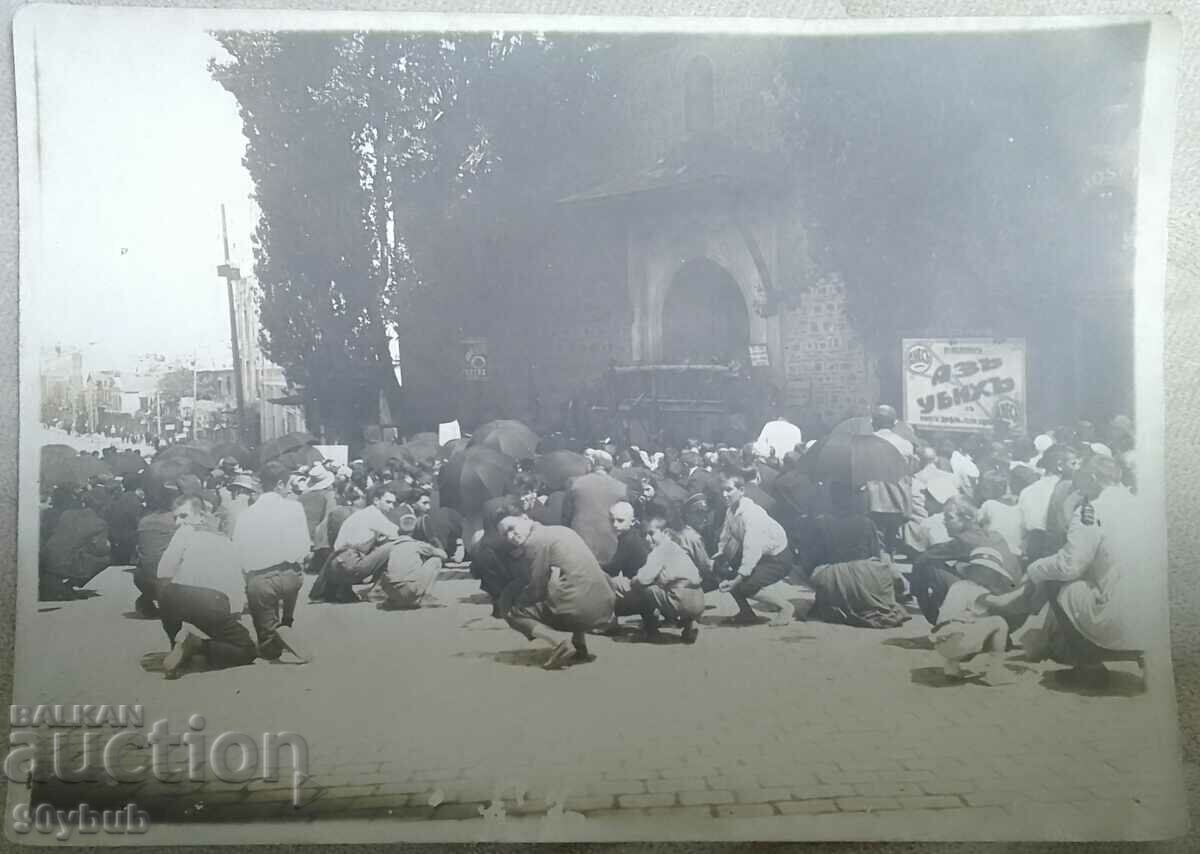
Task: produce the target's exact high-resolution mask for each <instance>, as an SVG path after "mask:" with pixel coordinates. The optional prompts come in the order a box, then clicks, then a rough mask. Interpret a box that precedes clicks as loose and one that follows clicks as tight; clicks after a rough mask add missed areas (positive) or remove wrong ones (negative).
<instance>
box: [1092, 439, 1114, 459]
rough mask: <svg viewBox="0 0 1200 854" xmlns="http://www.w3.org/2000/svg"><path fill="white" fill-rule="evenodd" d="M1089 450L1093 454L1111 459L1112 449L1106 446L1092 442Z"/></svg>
mask: <svg viewBox="0 0 1200 854" xmlns="http://www.w3.org/2000/svg"><path fill="white" fill-rule="evenodd" d="M1091 448H1092V453H1093V454H1099V455H1100V456H1102V457H1108V458H1109V459H1110V460H1111V459H1112V455H1113V452H1112V448H1110V447H1109V446H1108V445H1105V444H1103V443H1102V442H1092V445H1091Z"/></svg>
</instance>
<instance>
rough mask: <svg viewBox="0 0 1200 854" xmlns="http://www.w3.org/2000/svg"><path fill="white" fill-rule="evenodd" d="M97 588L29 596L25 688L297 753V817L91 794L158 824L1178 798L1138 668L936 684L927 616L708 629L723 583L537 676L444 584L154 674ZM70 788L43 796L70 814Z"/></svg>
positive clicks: (212, 794)
mask: <svg viewBox="0 0 1200 854" xmlns="http://www.w3.org/2000/svg"><path fill="white" fill-rule="evenodd" d="M310 580H311V579H310ZM93 586H94V587H95V588H96V589H97V590H98V591H99V593H100V595H98V596H96V597H95V598H92V599H88V600H84V601H79V602H71V603H65V604H62V605H58V604H44V605H43V606H42V607H43V608H44V609H46V610H45V611H44V612H42V613H39V614H38V615H37V616H36V619H35V620H34V621H33V623H34V626H33V632H32V636H31V637H29V638H23V639H22V641H23V643H27V644H29V647H28V649H30V650H36V651H37V654H38V655H39V657H40V659H41V660H43V661H45V662H47V665H46V667H44V668H41V669H40V670H39V672H38V676H37V678H36V680H29V681H26V682H23V683H22V684H21V685H19V694H18V695H17V700H18V701H19V702H21V703H83V702H87V703H101V702H104V703H140V704H142V705H143V706H144V707H145V717H146V721H147V723H150V722H152V721H155V720H158V719H167V720H168V721H169V722H170V725H171V729H172V731H175V732H182V731H184V730H185V728H186V723H185V722H186V720H187V718H188V716H189V715H191V714H194V713H200V714H203V715H204V716H205V724H206V725H205V728H204V730H203V732H204V733H205V734H206V735H207V736H209V737H210V739H211V738H212V737H215V736H216V735H217V734H219V733H221V732H223V731H237V732H243V733H247V734H251V735H254V736H256V737H258V736H259V735H260V734H261V733H264V732H281V731H291V732H295V733H299V734H301V735H303V736H304V738H305V739H306V740H307V743H308V745H309V750H310V755H309V763H308V764H309V769H310V779H309V780H308V781H307V782H306V783H305V784H304V785H303V787H302V788H301V791H300V796H301V797H300V801H301V803H300V806H299V807H296V806H295V805H294V804H293V802H292V797H293V793H292V792H291V791H290V790H289V788H288V786H289V782H290V781H289V780H287V779H285V780H282V781H279V782H263V781H262V780H258V781H254V782H249V783H237V784H229V783H221V782H220V781H216V780H211V779H210V780H209V782H206V783H202V784H201V783H169V784H164V783H159V782H156V781H150V782H147V783H145V784H143V785H141V786H140V787H126V786H121V787H117V788H113V787H107V788H104V787H101V788H99V789H97V788H96V787H94V786H93V787H91V788H89V789H88V790H87V797H88V798H90V799H91V800H93V801H95V800H96V799H97V798H99V797H101V794H102V793H107V794H108V796H109V797H110V798H111V799H114V800H116V801H120V802H122V803H123V802H124V800H128V799H129V798H131V797H132V798H133V799H134V800H136V801H137V802H138V803H139V804H140V805H141V806H143V807H144V808H146V809H148V810H150V812H151V814H152V816H153V817H154V819H155V820H156V821H159V822H166V821H180V822H196V821H204V822H207V821H234V820H236V821H254V822H275V821H289V822H292V823H295V822H297V820H301V821H302V822H304V825H303V826H304V827H307V828H308V830H306V831H305V832H304V834H303V838H314V837H313V836H312V831H313V830H315V829H316V828H317V827H318V826H320V827H321V828H323V829H326V830H328V827H326V826H327V825H328V826H329V827H337V826H340V825H339V824H338V823H337V822H336V821H335V820H336V819H344V818H357V819H360V820H363V821H369V822H370V824H369V826H371V827H375V828H377V829H378V828H380V827H386V831H381V832H385V833H386V834H391V836H390V838H429V834H430V833H434V835H438V832H437V831H436V828H443V829H444V833H446V834H454V835H456V837H457V838H459V839H508V838H512V839H518V838H579V837H581V836H582V837H585V838H588V837H590V838H614V839H615V838H623V837H625V838H628V837H632V838H638V837H642V838H648V837H656V838H679V836H680V834H682V835H683V836H684V837H692V838H696V837H700V838H755V837H757V838H838V837H840V838H872V837H904V838H1023V839H1028V838H1039V837H1040V838H1139V837H1144V836H1147V835H1155V834H1156V833H1160V832H1161V831H1162V830H1163V828H1164V827H1169V826H1170V824H1169V823H1170V821H1171V816H1173V815H1174V812H1173V810H1175V809H1177V808H1178V809H1182V807H1181V805H1180V804H1179V802H1178V800H1177V799H1176V796H1175V794H1174V788H1173V786H1174V784H1175V780H1176V778H1175V777H1174V776H1172V774H1171V773H1170V772H1169V769H1171V768H1172V767H1173V766H1172V762H1173V761H1174V760H1173V758H1172V757H1173V756H1174V755H1175V754H1174V753H1173V752H1172V751H1173V749H1174V742H1173V740H1172V738H1173V729H1172V727H1170V726H1168V725H1165V723H1164V718H1163V717H1162V715H1161V714H1159V712H1158V711H1156V709H1160V708H1161V707H1162V706H1161V704H1157V705H1156V704H1155V703H1153V702H1151V699H1150V697H1149V696H1148V695H1146V694H1145V693H1144V692H1143V690H1142V686H1141V681H1140V677H1139V676H1138V671H1137V668H1136V666H1132V665H1130V666H1129V667H1128V669H1119V670H1118V672H1117V673H1116V674H1115V675H1114V679H1113V680H1112V682H1111V685H1110V687H1109V688H1108V689H1106V690H1105V691H1104V692H1095V691H1092V692H1087V691H1082V690H1080V689H1078V688H1074V687H1072V686H1070V685H1069V684H1067V683H1065V682H1064V681H1063V680H1062V679H1061V677H1060V675H1058V674H1060V673H1061V671H1058V670H1057V669H1056V668H1055V667H1053V666H1050V667H1043V666H1041V665H1016V664H1014V665H1013V667H1014V668H1019V676H1020V678H1019V680H1018V682H1017V683H1016V684H1014V685H1011V686H1006V687H996V688H990V687H986V686H984V685H981V684H951V683H949V682H947V681H946V680H945V679H944V678H943V677H942V676H941V673H940V667H939V666H938V660H937V656H936V655H935V654H934V653H933V652H932V651H931V650H930V649H929V646H928V643H927V642H926V640H925V635H926V633H927V631H928V626H927V624H926V623H925V622H924V621H923V620H922V619H921V617H920V616H914V618H913V619H912V621H911V622H909V623H908V624H907V625H905V626H904V627H902V628H900V629H895V630H886V631H873V630H865V629H851V628H845V627H839V626H831V625H826V624H822V623H804V622H797V623H795V624H793V625H792V626H791V627H789V628H785V629H772V628H769V627H767V626H761V627H750V628H727V627H721V626H717V625H713V623H715V621H716V620H717V619H718V618H719V617H721V616H724V615H728V614H731V613H732V612H733V610H734V605H733V601H732V599H730V598H729V597H727V596H724V595H722V594H713V595H710V598H709V602H710V606H712V607H711V608H710V610H709V611H708V614H707V615H706V616H705V618H704V622H705V624H706V625H704V627H703V628H702V630H701V633H700V638H699V640H698V642H697V643H696V644H695V646H692V647H688V646H683V645H681V644H678V643H673V642H664V643H657V644H648V643H640V642H636V639H635V637H633V636H632V635H631V636H627V637H619V638H616V639H609V638H595V639H594V640H592V641H591V642H590V645H591V647H592V651H593V652H594V653H595V654H596V656H597V658H596V660H595V661H594V662H590V663H587V664H580V665H576V666H573V667H570V668H568V669H566V670H564V671H560V672H554V673H548V672H545V671H543V670H541V669H540V666H539V665H540V663H541V662H542V661H543V660H544V657H545V651H543V650H542V649H540V648H539V647H538V646H536V645H533V644H529V643H527V642H526V641H525V639H524V638H523V637H521V636H520V635H518V634H516V633H515V632H513V631H512V630H510V629H509V628H508V627H507V626H506V625H505V624H504V623H502V622H499V621H496V620H493V619H492V618H491V617H490V616H489V614H490V608H489V606H488V605H486V604H485V603H484V602H483V601H482V597H480V596H479V595H478V592H477V586H476V585H475V583H474V582H472V581H471V580H470V579H469V578H466V577H465V575H464V574H463V573H445V574H444V575H443V579H442V580H441V581H440V582H439V584H438V587H437V589H436V594H437V596H438V597H439V599H440V600H441V602H442V603H443V605H442V607H437V608H430V609H426V610H422V611H419V612H406V613H394V612H383V611H379V610H377V609H376V608H375V606H374V605H373V604H370V603H362V604H356V605H309V604H305V605H303V606H302V607H301V608H300V610H299V613H298V619H297V625H296V630H297V631H298V632H299V633H300V635H302V636H303V638H304V640H305V641H306V642H307V643H309V644H310V645H311V646H312V647H313V648H314V649H315V650H316V652H317V658H316V660H315V661H313V662H312V663H310V664H307V665H303V666H296V665H290V664H282V663H275V664H270V663H267V662H263V661H259V662H257V663H256V664H254V665H252V666H249V667H244V668H238V669H235V670H229V671H221V672H197V673H189V674H187V675H185V676H184V678H182V679H180V680H178V681H172V682H168V681H166V680H164V679H163V678H162V675H161V672H158V671H157V669H156V667H157V662H158V661H159V660H161V657H162V655H163V654H164V653H165V652H166V649H167V646H166V643H165V638H164V636H163V634H162V632H161V629H160V627H159V625H158V623H157V622H155V621H148V620H142V619H137V618H135V616H134V615H133V614H132V613H130V609H131V605H132V601H133V594H132V590H133V588H132V583H131V581H130V578H129V576H128V575H127V574H125V573H124V572H122V571H121V570H120V569H118V568H112V569H110V570H108V571H106V572H105V573H104V574H103V575H101V576H100V577H99V578H98V579H97V580H96V581H95V582H94V584H93ZM796 596H797V598H798V599H801V598H804V593H803V591H800V590H798V589H797V591H796ZM634 622H636V621H634ZM668 634H670V633H668ZM671 640H673V638H672V639H671ZM51 662H52V664H51ZM1119 667H1120V668H1124V667H1125V666H1124V665H1120V666H1119ZM35 682H36V684H35ZM234 755H235V756H236V752H235V754H234ZM139 756H145V752H144V751H143V752H142V753H141V754H137V753H136V752H130V753H129V754H128V757H129V761H130V762H131V763H132V762H133V761H134V760H136V759H137V758H138V757H139ZM209 776H210V777H211V775H209ZM81 788H82V787H80V786H63V785H57V786H40V787H38V788H37V789H36V790H35V793H34V795H35V800H40V799H53V800H58V801H62V802H65V803H71V804H73V803H78V802H79V800H80V797H81V794H80V793H81ZM672 819H674V821H672ZM397 822H404V824H402V825H401V824H397ZM447 822H453V824H449V823H447ZM289 826H290V825H289ZM360 826H364V825H361V824H359V825H355V827H360ZM431 828H434V829H435V830H434V831H431V830H430V829H431ZM272 838H274V839H277V840H278V839H281V838H282V837H280V836H278V834H276V835H274V836H272ZM333 838H335V839H336V838H348V837H340V836H337V835H336V834H335V835H334V837H333ZM385 838H388V837H386V836H385Z"/></svg>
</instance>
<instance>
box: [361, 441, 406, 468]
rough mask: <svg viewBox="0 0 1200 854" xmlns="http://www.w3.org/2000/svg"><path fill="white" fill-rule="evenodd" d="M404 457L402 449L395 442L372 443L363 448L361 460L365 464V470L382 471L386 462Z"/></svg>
mask: <svg viewBox="0 0 1200 854" xmlns="http://www.w3.org/2000/svg"><path fill="white" fill-rule="evenodd" d="M406 456H407V455H406V454H405V453H404V449H403V448H402V447H401V446H400V445H397V444H396V443H395V442H372V443H371V444H369V445H367V446H366V447H365V448H363V455H362V459H363V462H365V463H366V464H367V468H369V469H372V470H374V471H382V470H383V469H384V467H385V466H386V465H387V464H388V460H391V459H399V460H403V459H405V458H406Z"/></svg>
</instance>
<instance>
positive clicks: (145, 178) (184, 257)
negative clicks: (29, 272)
mask: <svg viewBox="0 0 1200 854" xmlns="http://www.w3.org/2000/svg"><path fill="white" fill-rule="evenodd" d="M89 23H91V24H92V25H91V26H86V27H83V26H78V25H77V24H76V25H75V26H70V25H62V26H54V25H49V26H47V25H45V24H42V25H39V26H38V31H37V59H38V68H39V73H40V75H41V81H40V86H39V94H40V102H41V103H40V116H39V120H40V121H41V123H42V129H43V169H42V185H41V198H40V200H41V204H42V213H43V216H42V226H43V228H44V229H45V237H46V239H45V241H44V243H43V247H44V252H43V255H42V257H41V259H40V261H41V264H40V269H39V274H38V276H37V279H36V281H37V291H36V293H35V294H34V312H33V316H32V317H29V316H28V315H27V317H29V320H30V321H32V324H33V325H34V326H35V327H36V328H37V330H38V332H39V333H40V336H39V337H40V338H41V342H42V344H44V345H53V344H55V343H62V344H64V345H70V346H72V347H78V348H80V349H82V350H83V351H84V353H85V369H88V368H96V369H104V368H110V367H111V368H116V369H121V368H127V367H128V366H129V364H128V363H129V361H130V359H131V357H133V356H135V355H137V354H141V353H147V352H158V353H164V354H167V355H168V356H169V357H186V358H189V359H190V358H191V356H192V353H193V351H194V350H196V349H198V350H199V356H200V361H201V363H202V364H204V363H206V362H208V363H218V362H221V361H224V362H225V363H226V364H228V363H229V361H230V358H229V315H228V307H227V301H226V290H225V284H224V280H223V279H220V278H218V277H217V274H216V268H217V265H218V264H220V263H221V262H222V260H223V255H222V246H221V217H220V205H221V204H222V203H224V204H225V205H226V209H227V218H228V223H229V240H230V253H231V256H232V259H233V261H234V263H240V264H241V266H242V270H243V272H250V268H251V261H252V255H251V245H250V235H251V233H252V231H253V225H254V216H255V214H254V208H253V203H252V202H251V201H250V198H249V197H250V194H251V192H252V189H253V188H252V185H251V183H250V178H249V175H248V174H247V173H246V171H245V169H244V168H243V167H242V165H241V157H242V154H243V153H244V150H245V139H244V137H243V136H242V126H241V119H240V118H239V116H238V112H237V103H236V101H235V100H234V98H233V96H232V95H230V94H228V93H227V92H225V90H224V89H222V88H221V87H220V86H219V85H218V84H217V83H216V82H215V81H213V79H212V78H211V77H210V76H209V74H208V71H207V70H206V64H207V62H208V60H209V59H210V58H212V57H214V56H217V55H218V53H221V48H220V46H219V45H218V44H217V42H216V40H215V39H213V38H212V37H211V36H209V35H208V34H207V33H205V32H204V31H203V30H201V29H200V28H199V27H195V26H193V25H191V24H190V23H189V22H188V21H187V20H186V19H184V18H183V17H182V16H181V17H178V18H175V19H174V20H173V21H172V22H171V23H170V24H166V25H164V24H165V22H164V20H163V19H161V18H160V19H158V20H157V21H155V25H154V27H153V30H152V32H148V31H147V29H146V28H145V27H138V26H136V22H134V21H131V20H130V19H128V18H126V19H124V20H121V19H108V20H105V19H104V18H96V19H94V20H93V21H92V22H89ZM160 25H163V26H160ZM92 342H94V343H92Z"/></svg>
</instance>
